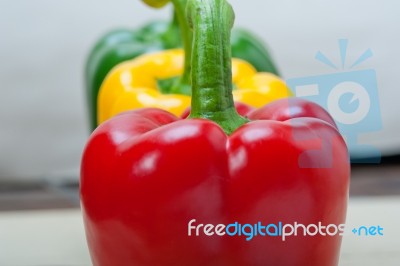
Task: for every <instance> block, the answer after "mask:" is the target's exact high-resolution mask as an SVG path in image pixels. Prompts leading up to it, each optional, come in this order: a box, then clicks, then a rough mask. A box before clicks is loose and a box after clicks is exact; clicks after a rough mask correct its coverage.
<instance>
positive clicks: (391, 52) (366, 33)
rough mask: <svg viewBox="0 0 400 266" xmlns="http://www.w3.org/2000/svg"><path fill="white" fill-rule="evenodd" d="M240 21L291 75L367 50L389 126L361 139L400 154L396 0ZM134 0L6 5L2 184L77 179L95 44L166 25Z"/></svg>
mask: <svg viewBox="0 0 400 266" xmlns="http://www.w3.org/2000/svg"><path fill="white" fill-rule="evenodd" d="M230 2H231V3H232V5H233V6H234V9H235V10H236V17H237V19H236V25H240V26H244V27H247V28H251V29H252V31H254V32H256V33H257V34H258V35H260V36H261V37H262V38H263V39H264V40H266V41H267V42H268V44H269V46H270V47H271V50H272V51H273V54H274V56H275V59H276V61H277V62H278V65H279V68H280V69H281V72H282V74H283V75H284V77H285V78H292V77H301V76H311V75H317V74H328V73H331V72H332V71H331V69H330V68H328V67H326V66H324V65H323V64H321V63H319V62H317V61H316V60H314V56H315V53H316V52H317V51H318V50H321V51H322V52H324V53H325V54H326V55H327V56H329V57H330V58H331V59H333V60H334V61H335V63H339V62H340V57H339V50H338V47H337V40H338V39H340V38H347V39H349V40H350V43H349V44H350V45H349V52H348V59H349V61H354V60H355V59H356V58H357V57H358V56H359V55H361V53H363V52H364V51H365V50H366V49H367V48H371V49H372V50H373V52H374V57H373V58H372V59H370V60H368V61H367V62H365V63H363V64H362V65H361V66H360V69H368V68H373V69H375V70H376V72H377V75H378V86H379V94H380V102H381V108H382V115H383V126H384V129H383V131H381V132H377V133H373V134H369V135H368V136H366V137H363V141H364V142H368V143H371V144H374V145H377V146H378V147H380V148H382V150H383V151H384V153H385V154H393V153H400V136H399V134H398V132H400V123H399V118H398V116H399V114H400V112H399V111H400V104H399V99H400V90H399V88H398V86H399V85H398V84H399V74H398V73H400V67H399V61H400V52H399V47H400V45H399V44H400V42H399V38H400V37H399V31H400V17H399V16H398V14H399V12H400V2H398V1H389V0H386V1H378V0H353V1H346V0H337V1H323V0H320V1H316V0H303V1H295V0H292V1H289V0H279V1H261V0H246V1H243V0H231V1H230ZM169 13H170V10H169V8H167V9H164V10H161V11H156V10H151V9H149V8H147V7H146V6H144V5H143V4H142V3H141V2H140V1H138V0H119V1H115V0H114V1H111V0H108V1H106V0H96V1H95V0H84V1H83V0H80V1H78V0H57V1H54V0H0V179H1V178H3V179H5V178H6V179H9V178H20V179H22V178H24V179H32V178H49V177H51V178H77V177H78V173H79V160H80V156H81V152H82V149H83V147H84V144H85V141H86V139H87V136H88V134H89V130H88V126H87V117H86V110H85V99H84V87H83V66H84V62H85V57H86V55H87V53H88V51H89V50H90V48H91V45H92V44H93V43H94V42H95V41H96V40H97V39H98V38H99V37H100V36H101V35H102V34H103V33H104V32H105V31H107V30H110V29H112V28H115V27H121V26H128V27H130V28H135V27H139V26H140V25H142V24H143V22H145V21H148V20H153V19H155V18H160V19H163V18H164V19H167V18H168V17H169Z"/></svg>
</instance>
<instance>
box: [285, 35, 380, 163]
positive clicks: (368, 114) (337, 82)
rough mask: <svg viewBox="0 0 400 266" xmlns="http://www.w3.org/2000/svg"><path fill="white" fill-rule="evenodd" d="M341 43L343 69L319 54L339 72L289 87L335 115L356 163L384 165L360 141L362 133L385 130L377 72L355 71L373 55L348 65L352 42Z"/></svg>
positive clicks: (301, 80)
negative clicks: (349, 45)
mask: <svg viewBox="0 0 400 266" xmlns="http://www.w3.org/2000/svg"><path fill="white" fill-rule="evenodd" d="M338 42H339V51H340V58H341V68H339V67H338V66H337V65H335V64H334V63H333V62H332V61H331V60H330V59H329V58H328V57H327V56H325V55H324V54H323V53H322V52H320V51H318V52H317V53H316V56H315V59H316V60H318V61H319V62H321V63H323V64H325V65H326V66H328V67H330V68H331V69H333V70H335V72H333V73H329V74H324V75H317V76H309V77H300V78H293V79H288V80H286V82H287V85H288V86H289V87H290V88H292V89H293V91H294V92H295V94H296V96H297V97H300V98H304V99H307V100H310V101H312V102H315V103H317V104H319V105H321V106H322V107H324V108H325V109H326V110H327V111H328V112H329V113H330V114H331V115H332V117H333V118H334V120H335V122H336V124H337V126H338V128H339V130H340V132H341V134H342V135H343V136H344V138H345V140H346V143H347V146H348V147H349V150H350V154H351V157H352V162H355V163H380V161H381V152H380V151H379V150H378V149H377V148H376V147H373V146H370V145H367V144H362V143H360V140H359V137H360V135H362V134H365V133H370V132H376V131H379V130H381V129H382V119H381V113H380V104H379V95H378V85H377V78H376V72H375V70H374V69H364V70H356V69H355V68H356V67H359V66H360V65H361V64H362V63H363V62H365V61H366V60H368V59H369V58H371V57H372V56H373V53H372V51H371V49H367V50H366V51H365V52H364V53H362V54H361V56H360V57H359V58H358V59H357V60H356V61H355V62H353V63H350V64H347V62H346V57H347V50H348V40H347V39H340V40H339V41H338ZM348 65H349V66H348ZM295 137H296V136H295ZM325 146H326V147H327V146H329V145H325ZM302 167H310V166H306V165H302Z"/></svg>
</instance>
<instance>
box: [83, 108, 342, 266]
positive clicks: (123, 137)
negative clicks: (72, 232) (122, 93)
mask: <svg viewBox="0 0 400 266" xmlns="http://www.w3.org/2000/svg"><path fill="white" fill-rule="evenodd" d="M302 106H303V107H304V108H305V107H307V108H311V109H312V110H308V111H309V112H310V113H312V114H313V116H317V118H304V117H300V118H295V119H292V120H290V121H288V120H286V119H283V118H284V114H285V112H286V114H288V112H287V108H289V107H290V108H293V107H295V108H297V109H299V110H300V109H302V108H303V107H302ZM275 108H276V109H275V110H276V112H277V113H279V112H280V113H281V115H278V117H279V118H280V119H283V120H285V121H284V122H279V121H274V120H259V118H261V117H262V118H263V119H267V118H268V116H269V115H271V114H270V113H269V112H270V107H268V106H266V107H264V108H261V109H258V110H256V111H253V112H251V113H249V114H248V117H249V118H250V119H251V120H253V122H250V123H248V124H246V125H244V126H242V127H241V128H239V129H238V130H237V131H236V132H234V133H233V134H232V135H231V136H229V137H228V136H227V135H226V134H225V133H224V132H223V131H222V130H221V128H220V127H219V126H218V125H217V124H215V123H213V122H210V121H207V120H201V119H195V120H180V119H178V118H176V117H175V116H173V115H172V114H170V113H167V112H165V111H162V110H158V109H142V110H138V111H133V112H129V113H124V114H122V115H119V116H117V117H115V118H113V119H111V120H109V121H107V122H105V123H104V124H102V125H101V126H100V127H99V128H98V129H97V130H96V131H95V132H94V133H93V135H92V136H91V137H90V140H89V142H88V144H87V146H86V149H85V152H84V155H83V161H82V168H81V197H82V210H83V214H84V222H85V228H86V234H87V240H88V244H89V248H90V253H91V256H92V261H93V264H94V265H106V266H109V265H113V266H119V265H121V266H125V265H318V266H320V265H337V263H338V258H339V250H340V242H341V237H340V236H335V237H323V236H314V237H304V236H297V237H290V238H289V239H287V241H285V242H283V241H281V239H280V238H275V237H260V236H258V237H255V238H253V240H251V241H249V242H248V241H246V240H245V237H243V236H241V237H230V236H223V237H217V236H211V237H206V236H204V235H202V236H199V237H196V236H188V233H187V230H188V223H189V221H190V220H192V219H196V220H197V221H196V223H195V224H196V225H197V224H200V223H207V224H208V223H211V224H214V225H217V224H220V223H223V224H229V223H233V222H236V221H238V222H241V223H256V222H258V221H261V222H263V223H264V224H268V223H276V222H279V221H281V222H283V223H294V222H296V221H297V222H299V223H304V224H310V223H315V224H318V222H319V221H321V222H323V223H324V224H342V223H344V222H345V214H346V207H347V199H348V190H349V174H350V166H349V161H348V154H347V149H346V145H345V143H344V141H343V139H342V138H341V136H340V135H339V133H338V132H337V130H336V129H335V127H334V125H332V124H330V122H331V121H324V120H323V119H326V112H324V111H323V110H322V108H321V107H319V106H317V105H315V104H310V103H308V102H305V101H302V100H300V101H297V100H295V101H292V102H291V104H289V102H288V101H287V100H283V101H280V105H279V106H275ZM300 111H301V110H300ZM303 111H304V112H303ZM303 111H302V112H298V114H300V113H302V114H303V116H307V113H306V112H305V111H306V110H303ZM292 114H293V115H294V116H296V114H295V113H292ZM314 114H315V115H314ZM318 116H320V118H322V119H319V118H318ZM327 120H331V118H330V117H329V119H327ZM321 139H322V140H328V141H330V144H332V145H330V146H331V148H332V149H330V150H329V151H328V150H326V149H324V150H320V151H319V152H318V149H319V148H320V147H321ZM310 149H311V150H312V149H314V150H315V149H316V150H317V152H314V153H313V152H310V153H307V150H310ZM301 154H303V155H304V154H306V156H303V155H301ZM302 156H303V160H306V161H307V162H308V163H311V162H312V163H314V164H315V165H318V164H323V163H324V162H326V161H330V162H331V163H332V164H331V165H330V168H302V167H299V163H298V162H299V158H300V157H302Z"/></svg>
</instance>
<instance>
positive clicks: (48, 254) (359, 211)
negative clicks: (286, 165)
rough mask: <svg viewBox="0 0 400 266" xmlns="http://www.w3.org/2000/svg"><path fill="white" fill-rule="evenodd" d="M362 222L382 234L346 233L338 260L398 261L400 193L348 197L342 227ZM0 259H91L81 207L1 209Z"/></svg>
mask: <svg viewBox="0 0 400 266" xmlns="http://www.w3.org/2000/svg"><path fill="white" fill-rule="evenodd" d="M362 225H364V226H374V225H375V226H377V225H380V226H381V227H383V228H384V235H383V236H368V237H366V236H356V235H354V234H352V233H351V232H350V233H348V234H346V235H345V236H344V239H343V245H342V253H341V259H340V264H339V265H344V266H346V265H349V266H350V265H351V266H358V265H360V266H361V265H362V266H369V265H371V266H372V265H374V266H375V265H385V266H386V265H388V266H391V265H393V266H395V265H396V266H398V265H400V230H399V228H398V226H399V225H400V197H356V198H351V199H350V204H349V209H348V216H347V228H353V227H359V226H362ZM0 265H8V266H30V265H32V266H33V265H35V266H36V265H40V266H47V265H49V266H50V265H52V266H53V265H60V266H61V265H68V266H84V265H91V262H90V257H89V254H88V250H87V246H86V241H85V234H84V229H83V223H82V218H81V213H80V210H79V209H67V210H53V211H51V210H47V211H19V212H2V213H0Z"/></svg>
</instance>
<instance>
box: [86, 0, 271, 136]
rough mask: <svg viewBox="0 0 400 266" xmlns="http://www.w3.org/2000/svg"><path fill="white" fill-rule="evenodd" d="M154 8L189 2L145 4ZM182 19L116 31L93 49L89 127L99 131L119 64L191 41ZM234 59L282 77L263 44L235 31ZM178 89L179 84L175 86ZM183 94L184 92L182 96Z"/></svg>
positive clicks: (88, 67)
mask: <svg viewBox="0 0 400 266" xmlns="http://www.w3.org/2000/svg"><path fill="white" fill-rule="evenodd" d="M143 1H144V2H146V4H148V5H149V6H151V7H155V8H160V7H163V6H164V5H165V4H167V3H169V2H172V3H173V4H174V7H175V9H177V8H182V6H186V2H187V0H174V1H171V0H160V1H159V0H143ZM185 23H186V22H183V21H182V19H181V20H179V19H178V16H177V15H176V14H174V18H173V20H172V22H170V23H165V22H153V23H150V24H148V25H146V26H144V27H143V28H141V29H139V30H133V31H132V30H129V29H117V30H114V31H112V32H109V33H108V34H106V35H105V36H103V37H102V38H101V39H100V40H99V41H98V42H97V43H96V44H95V46H94V47H93V49H92V50H91V52H90V55H89V57H88V59H87V62H86V74H85V78H86V98H87V104H88V107H89V110H88V111H89V117H90V127H91V129H92V130H94V129H95V128H96V127H97V96H98V93H99V90H100V87H101V84H102V82H103V81H104V79H105V77H106V76H107V74H108V73H109V72H110V70H111V69H112V68H114V67H115V66H116V65H118V64H119V63H122V62H124V61H127V60H130V59H133V58H136V57H138V56H140V55H142V54H146V53H149V52H155V51H161V50H166V49H172V48H178V47H181V46H182V41H183V42H184V43H189V44H190V43H191V41H190V40H182V38H187V36H181V33H180V28H183V27H188V25H184V24H185ZM231 46H232V55H233V56H234V57H237V58H240V59H243V60H246V61H248V62H249V63H251V64H252V65H253V66H254V67H255V68H256V69H257V70H258V71H262V72H270V73H273V74H276V75H279V73H278V70H277V68H276V67H275V64H274V62H273V60H272V58H271V55H270V54H269V52H268V50H267V48H266V47H265V45H264V43H263V42H262V41H261V40H260V39H259V38H257V37H256V36H254V35H253V34H252V33H250V32H248V31H246V30H243V29H234V30H233V32H232V38H231ZM175 85H176V84H175ZM182 93H184V92H182Z"/></svg>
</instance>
